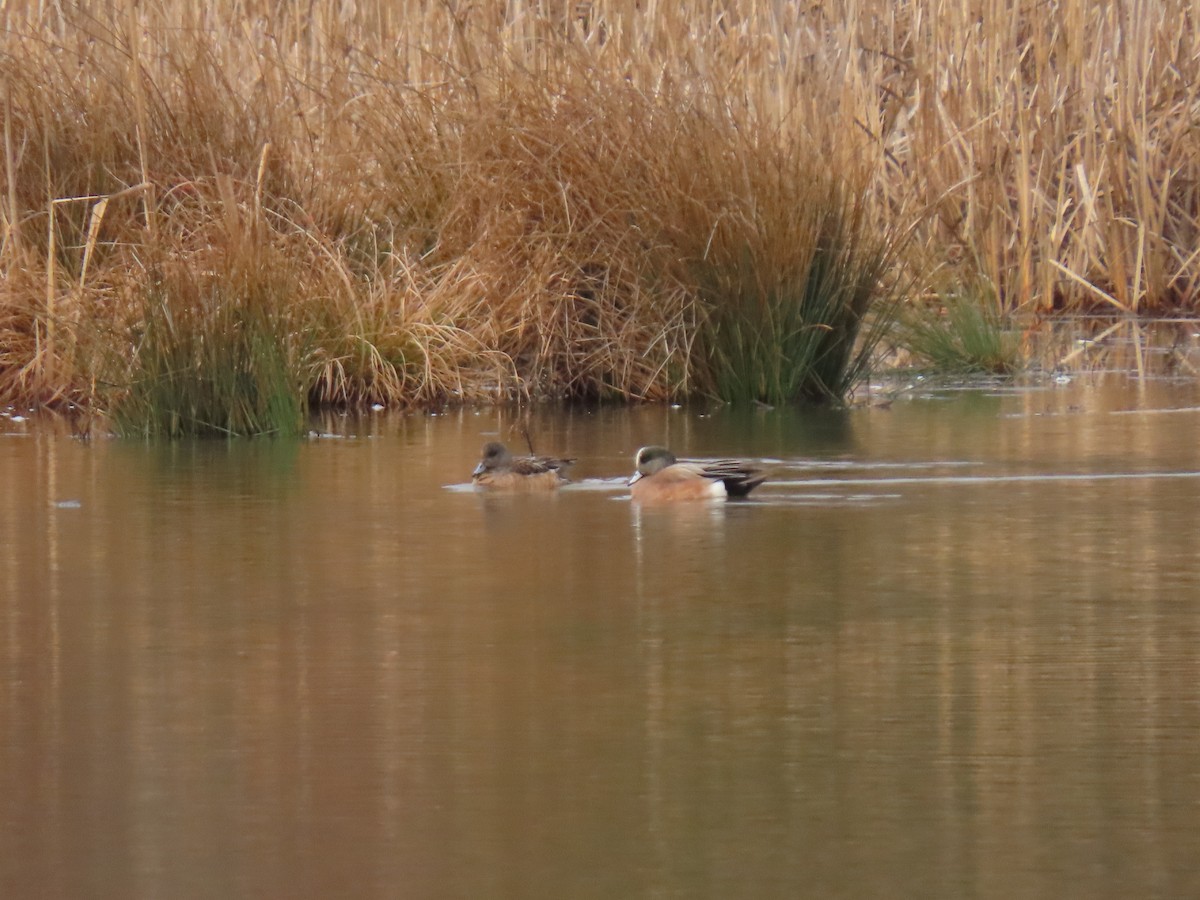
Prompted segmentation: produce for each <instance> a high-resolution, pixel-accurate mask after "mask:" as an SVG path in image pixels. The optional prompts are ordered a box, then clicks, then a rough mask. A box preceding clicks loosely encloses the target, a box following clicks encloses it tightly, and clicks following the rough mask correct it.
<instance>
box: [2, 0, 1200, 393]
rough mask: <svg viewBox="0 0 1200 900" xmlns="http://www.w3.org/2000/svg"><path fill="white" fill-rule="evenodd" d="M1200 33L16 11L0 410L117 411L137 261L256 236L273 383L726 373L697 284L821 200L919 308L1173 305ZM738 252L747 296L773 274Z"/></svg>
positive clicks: (674, 19) (981, 1) (421, 9)
mask: <svg viewBox="0 0 1200 900" xmlns="http://www.w3.org/2000/svg"><path fill="white" fill-rule="evenodd" d="M1197 15H1198V11H1197V9H1196V8H1195V5H1194V3H1192V2H1185V0H1163V2H1150V0H1125V2H1121V3H1114V4H1096V3H1092V2H1085V0H1059V2H1048V0H1037V2H1034V0H967V2H963V0H954V2H949V0H926V2H907V3H899V4H897V3H890V2H884V0H835V2H828V3H822V4H809V5H799V4H780V3H772V2H766V0H758V2H754V0H745V2H737V0H723V2H717V0H712V2H705V3H700V4H684V5H679V4H676V5H674V6H672V5H668V4H658V3H642V4H632V3H627V2H615V0H614V2H604V0H596V2H555V3H551V2H536V0H531V2H518V0H511V2H507V3H499V2H494V3H482V4H465V3H457V2H452V0H446V2H443V3H440V4H429V3H424V2H416V0H412V2H399V3H396V2H387V3H384V2H382V0H374V2H373V0H366V2H360V3H358V4H356V5H344V4H317V5H315V6H314V5H311V4H301V3H297V2H291V3H288V2H272V3H267V2H237V0H221V2H218V3H215V4H207V5H205V4H190V3H182V2H179V0H149V2H144V3H140V4H110V3H102V2H95V3H89V2H81V3H76V4H70V5H57V4H54V5H47V4H41V3H34V2H25V3H9V4H6V5H4V6H3V8H2V9H0V25H2V27H3V37H2V45H0V79H2V87H0V91H2V92H3V95H2V96H0V104H2V107H3V154H4V173H5V174H4V179H3V185H2V190H3V194H2V196H0V224H2V227H3V233H2V235H0V239H2V244H0V270H2V272H3V280H2V283H0V394H4V395H6V396H9V397H15V396H19V397H22V398H26V399H36V400H42V401H51V400H56V399H74V400H78V401H83V402H89V403H99V404H101V405H108V406H111V405H115V404H118V403H119V402H120V401H121V399H122V398H123V397H126V396H128V392H129V391H130V390H131V389H132V387H131V386H132V385H135V384H136V383H137V382H138V377H139V374H138V372H136V371H134V367H136V364H137V360H138V356H137V348H138V346H139V343H138V342H139V340H140V338H141V337H142V336H143V335H144V329H145V327H146V322H145V321H144V311H145V310H146V309H148V308H152V304H153V302H154V297H153V296H150V295H149V294H148V292H150V291H152V288H153V286H154V285H155V284H162V281H161V277H160V276H161V274H162V272H163V271H164V270H171V271H173V272H176V273H177V274H178V273H186V274H187V279H188V281H189V283H191V284H193V285H198V286H202V285H204V284H206V283H209V282H211V281H212V280H213V279H214V278H217V279H218V280H219V275H220V273H221V272H223V271H233V270H235V269H236V270H238V271H242V270H244V269H245V268H246V266H245V265H243V264H241V263H239V264H238V265H241V266H242V269H238V265H234V264H233V262H232V261H233V260H234V259H235V258H236V257H238V256H239V255H240V254H245V253H246V252H247V248H251V249H254V250H255V251H256V254H255V257H254V265H253V266H251V267H250V268H253V269H255V270H256V271H257V274H256V276H255V278H256V279H257V283H261V284H270V285H280V284H288V285H291V287H289V288H288V291H289V297H288V298H287V302H282V301H281V311H280V312H279V314H278V316H277V317H276V319H275V320H273V321H277V322H278V323H281V324H280V325H279V327H280V328H281V329H282V331H281V332H280V333H281V335H282V337H281V338H280V340H284V339H285V338H287V335H289V334H291V333H293V332H294V331H295V330H297V329H300V330H303V333H304V335H305V338H306V339H305V341H304V342H303V348H304V350H303V353H300V354H299V355H298V356H296V357H295V359H294V360H293V361H292V363H290V365H292V366H293V367H294V369H295V371H294V372H293V373H292V376H290V377H294V378H295V379H296V380H297V383H298V384H301V385H303V389H304V391H306V392H307V393H308V395H309V396H310V397H311V398H312V399H315V400H319V401H324V402H334V403H338V402H345V403H357V402H364V401H380V402H385V403H391V404H397V403H433V402H440V401H442V400H446V399H464V400H478V399H488V398H502V397H509V396H515V395H520V394H524V395H572V396H590V397H606V396H614V397H631V398H650V399H654V398H662V397H667V396H673V395H679V394H685V393H691V392H705V391H716V390H718V389H719V386H718V385H717V384H716V381H717V376H716V374H715V371H716V370H715V369H714V367H713V365H712V360H713V358H714V354H716V355H719V354H720V353H721V352H727V351H728V348H726V351H722V350H721V349H720V348H719V347H716V346H715V340H716V339H715V338H714V337H713V335H714V328H713V323H714V322H716V321H717V320H718V319H719V318H720V316H719V315H717V314H718V313H720V312H721V310H722V306H721V303H722V300H721V299H720V297H719V296H714V295H713V293H712V291H711V290H707V289H706V282H705V281H704V278H703V277H700V276H698V275H697V270H698V268H699V269H700V270H703V269H704V268H705V265H706V264H709V263H711V262H713V260H714V256H713V254H714V253H716V252H717V251H719V250H720V249H721V246H722V245H724V246H737V245H738V244H739V242H741V244H743V245H746V246H753V245H755V244H756V242H757V244H758V245H759V246H760V247H761V246H764V243H763V242H764V241H766V242H767V244H769V243H770V241H771V240H774V241H775V242H776V244H778V243H780V242H779V240H778V236H779V235H788V234H792V233H794V232H795V230H796V222H797V221H798V220H800V221H802V220H804V215H803V212H804V210H803V209H802V208H803V207H806V206H808V205H811V204H819V203H820V202H821V198H823V197H827V196H828V191H829V190H830V189H831V186H836V187H837V188H838V189H840V190H843V191H845V192H847V194H848V195H849V196H851V197H853V198H854V202H855V204H856V206H855V208H856V209H858V210H860V212H861V216H860V217H859V218H858V219H857V220H858V221H862V222H867V223H869V224H870V225H871V228H872V229H874V231H873V233H872V232H868V233H864V234H863V235H860V237H862V238H863V239H864V240H865V239H867V238H872V239H877V240H878V241H879V242H880V246H883V247H885V248H895V247H898V246H899V245H900V237H901V236H905V237H907V240H906V241H905V242H904V244H903V247H904V255H903V257H902V258H899V259H894V260H892V259H890V258H888V259H889V263H890V268H889V271H888V272H887V273H885V274H887V275H888V276H889V277H894V278H898V279H899V281H900V283H909V284H912V285H913V293H914V295H917V294H919V293H920V287H921V285H922V284H927V283H928V284H933V283H946V280H947V279H948V278H949V279H950V280H953V279H954V278H961V280H962V281H963V283H970V284H986V285H989V286H990V287H989V291H990V292H991V293H994V296H995V297H997V298H998V302H999V303H1000V305H1001V306H1002V307H1003V308H1004V309H1006V310H1009V311H1012V310H1016V311H1018V312H1030V313H1033V312H1040V311H1044V310H1049V309H1052V308H1067V309H1071V308H1083V307H1092V306H1096V305H1099V306H1102V307H1105V308H1108V309H1112V310H1114V311H1127V312H1138V311H1145V310H1150V309H1158V308H1162V307H1183V308H1186V309H1189V310H1192V309H1194V308H1195V306H1196V287H1197V277H1198V275H1200V259H1198V256H1197V244H1198V241H1197V202H1198V201H1197V194H1196V192H1197V185H1198V184H1200V172H1198V171H1197V166H1198V155H1200V140H1197V138H1198V137H1200V135H1198V133H1197V130H1198V125H1200V97H1197V90H1198V88H1197V85H1200V52H1198V46H1200V39H1198V23H1197V21H1196V17H1197ZM772 167H774V168H775V169H776V170H778V171H786V172H788V173H790V176H789V177H790V178H791V181H787V182H783V183H782V188H781V189H780V184H781V183H780V182H778V181H777V182H776V188H770V187H769V186H770V184H771V180H770V179H769V178H762V177H757V176H758V175H760V174H761V173H762V172H764V171H768V172H769V171H771V170H772ZM752 176H753V177H752ZM731 229H733V231H734V233H732V234H731V233H730V230H731ZM738 229H741V230H740V231H738ZM800 255H801V256H802V255H803V254H800ZM746 258H747V259H751V260H752V261H753V263H754V265H755V272H754V273H753V274H754V276H755V278H756V279H757V280H758V281H760V282H763V283H768V284H769V283H771V280H772V279H773V278H775V277H776V275H777V274H778V272H772V271H767V272H763V271H760V269H759V267H760V266H761V265H773V266H778V267H779V268H780V269H782V270H786V269H787V268H788V267H789V266H792V267H794V266H795V263H796V255H795V254H792V255H789V253H787V252H783V253H779V252H774V251H773V252H772V253H771V254H766V255H763V254H760V255H759V256H758V257H754V256H750V257H746ZM697 261H699V262H700V263H702V265H700V266H699V267H698V266H697V264H696V263H697ZM258 270H267V271H258ZM274 270H278V271H274ZM735 270H736V266H735ZM735 274H736V272H735ZM742 274H743V275H745V274H746V273H744V272H743V273H742ZM701 275H703V272H701ZM709 275H711V272H710V273H709ZM179 277H183V276H182V275H180V276H179ZM721 277H724V278H725V279H726V281H729V280H730V278H731V277H733V276H730V275H729V274H728V270H726V274H725V275H724V276H721ZM737 277H741V276H737ZM718 280H719V279H718ZM709 283H711V279H710V282H709ZM234 286H236V285H234ZM229 287H230V285H228V284H226V285H224V287H223V290H225V291H226V294H228V288H229ZM148 303H149V304H151V306H148ZM717 331H719V329H717ZM723 333H724V334H726V335H728V333H729V330H728V328H726V329H725V331H724V332H723ZM285 343H286V340H285ZM289 346H291V345H289ZM296 346H300V345H299V344H297V345H296ZM98 347H103V348H104V350H105V352H99V350H98V349H97V348H98ZM113 349H115V350H117V351H118V352H116V353H114V352H111V351H112V350H113ZM290 352H291V351H289V353H290ZM288 358H289V359H291V358H292V357H291V356H289V357H288Z"/></svg>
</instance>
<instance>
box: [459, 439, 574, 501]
mask: <svg viewBox="0 0 1200 900" xmlns="http://www.w3.org/2000/svg"><path fill="white" fill-rule="evenodd" d="M574 462H575V460H574V459H555V458H553V457H550V456H513V455H512V454H511V453H509V452H508V448H507V447H505V446H504V445H503V444H501V443H499V442H498V441H492V442H491V443H488V444H484V446H483V459H481V460H480V461H479V465H477V466H476V467H475V471H474V472H472V473H471V481H472V482H474V484H475V486H476V487H481V488H487V489H488V490H494V491H544V490H553V489H554V488H556V487H558V486H559V485H563V484H567V483H568V482H569V481H570V479H569V478H567V476H566V475H564V474H563V471H562V470H563V469H565V468H566V467H567V466H569V465H571V464H572V463H574Z"/></svg>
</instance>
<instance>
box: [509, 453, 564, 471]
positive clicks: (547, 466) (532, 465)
mask: <svg viewBox="0 0 1200 900" xmlns="http://www.w3.org/2000/svg"><path fill="white" fill-rule="evenodd" d="M574 462H575V460H574V459H555V458H554V457H552V456H518V457H516V458H514V459H513V461H512V466H511V468H512V471H514V472H516V473H517V474H518V475H544V474H546V473H547V472H558V473H559V474H560V475H561V474H562V470H563V469H565V468H566V467H567V466H569V465H571V464H572V463H574Z"/></svg>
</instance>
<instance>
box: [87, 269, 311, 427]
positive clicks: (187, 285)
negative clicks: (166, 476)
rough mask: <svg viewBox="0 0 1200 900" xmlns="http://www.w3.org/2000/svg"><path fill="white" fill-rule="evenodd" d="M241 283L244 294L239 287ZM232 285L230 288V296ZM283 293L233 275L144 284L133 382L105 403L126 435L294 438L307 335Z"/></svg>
mask: <svg viewBox="0 0 1200 900" xmlns="http://www.w3.org/2000/svg"><path fill="white" fill-rule="evenodd" d="M239 288H240V290H239ZM231 291H233V293H230V292H231ZM282 299H283V298H282V297H280V296H279V295H276V294H275V293H273V292H272V290H271V289H270V288H269V287H267V286H264V285H261V284H257V285H255V284H249V283H246V281H244V280H242V281H241V283H240V284H239V280H238V279H230V280H214V281H212V282H210V283H208V284H197V283H195V282H192V281H189V280H187V278H186V277H176V278H166V279H163V280H161V281H159V282H156V283H153V284H151V285H149V286H148V287H147V288H146V292H145V298H144V302H145V304H146V306H145V309H144V311H143V315H142V317H141V319H140V321H139V323H138V325H137V333H136V334H135V335H134V336H133V354H132V365H131V367H130V376H131V379H130V381H129V382H128V383H127V384H125V385H117V387H118V389H119V390H118V392H117V393H116V395H115V396H114V397H113V398H112V399H111V401H110V403H109V406H110V408H111V411H112V419H113V422H114V424H115V426H116V428H117V431H118V433H121V434H124V435H126V436H139V437H150V438H164V437H165V438H177V437H185V436H222V437H254V436H262V435H276V436H294V435H296V434H299V433H300V431H301V430H302V428H303V426H304V412H305V409H306V406H305V399H306V398H305V372H304V359H305V355H306V354H305V347H304V336H303V335H302V334H301V333H297V332H296V331H295V330H294V329H293V327H292V326H291V324H290V323H289V322H288V321H287V318H286V316H285V315H282V314H281V312H280V310H281V308H282V305H281V303H280V301H281V300H282Z"/></svg>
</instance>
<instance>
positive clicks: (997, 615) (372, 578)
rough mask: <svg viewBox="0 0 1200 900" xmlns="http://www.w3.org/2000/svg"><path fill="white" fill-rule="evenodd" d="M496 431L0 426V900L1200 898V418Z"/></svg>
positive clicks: (1142, 404)
mask: <svg viewBox="0 0 1200 900" xmlns="http://www.w3.org/2000/svg"><path fill="white" fill-rule="evenodd" d="M1061 380H1062V381H1063V382H1067V379H1066V378H1065V377H1064V378H1062V379H1061ZM514 424H516V418H515V415H514V414H513V413H512V412H503V411H496V410H487V411H481V412H474V411H465V412H454V413H449V414H446V415H441V416H427V415H409V416H402V415H386V414H383V413H380V414H378V415H375V416H369V417H364V418H361V419H338V418H336V417H331V418H330V419H329V420H327V421H325V422H322V423H320V424H319V425H317V426H316V427H317V429H318V431H319V432H320V433H322V435H323V436H320V437H314V438H311V439H309V440H306V441H300V442H292V443H287V442H270V441H262V442H242V443H233V444H225V443H218V442H214V443H201V444H195V443H185V444H174V445H168V446H148V445H144V444H140V443H132V442H120V441H112V440H93V441H92V442H90V443H83V442H80V441H77V440H74V439H72V438H71V437H70V436H69V435H66V434H63V433H61V431H60V430H59V429H56V428H54V427H50V426H46V425H37V426H35V425H34V424H33V423H30V422H28V421H25V422H21V421H13V419H12V416H11V411H10V414H9V415H8V416H7V417H6V418H4V419H3V420H0V483H2V484H3V489H2V493H0V796H3V798H4V801H3V803H2V804H0V896H4V897H39V898H87V897H100V896H106V897H123V898H165V897H170V898H191V897H289V898H302V897H314V898H315V897H335V896H353V897H364V898H367V897H380V898H383V897H400V896H403V897H422V898H424V897H431V898H434V897H472V898H473V897H564V898H565V897H571V898H578V897H606V898H607V897H647V896H654V897H668V896H671V897H673V896H679V897H720V898H727V897H795V896H822V897H867V896H875V897H878V896H911V897H918V896H919V897H971V896H981V897H1012V896H1047V897H1051V896H1076V897H1092V898H1096V897H1113V898H1117V897H1120V898H1127V897H1131V896H1200V867H1198V866H1197V864H1196V860H1197V859H1198V858H1200V827H1198V823H1200V662H1198V659H1197V653H1198V651H1200V554H1198V553H1197V536H1198V535H1200V391H1198V390H1197V387H1196V384H1195V382H1194V381H1193V380H1183V381H1170V380H1163V379H1156V380H1149V379H1147V380H1138V379H1136V378H1127V377H1125V376H1115V375H1103V374H1100V375H1091V376H1089V375H1077V376H1076V377H1074V378H1073V379H1071V380H1070V381H1069V382H1068V383H1055V382H1053V381H1047V382H1046V383H1043V384H1037V385H1034V386H1032V387H1028V388H1015V387H1007V388H1006V387H993V388H981V389H974V390H941V391H939V390H933V389H930V390H927V391H923V390H913V391H910V392H907V393H906V394H905V395H904V396H903V397H901V399H899V400H897V401H896V402H895V403H894V404H892V405H891V406H890V407H889V408H861V409H855V410H850V411H845V412H796V411H790V410H748V411H737V410H729V409H714V410H704V409H697V408H689V409H669V408H664V407H653V408H638V409H625V408H604V409H592V410H551V409H542V410H538V411H536V412H535V413H534V414H533V416H532V418H531V419H530V421H529V430H530V433H531V434H532V435H533V436H534V439H535V443H536V445H537V450H538V451H539V452H543V453H561V454H572V455H578V456H579V457H580V458H581V459H580V463H579V465H578V466H577V467H576V470H575V472H574V475H575V477H576V479H577V482H578V483H577V484H576V485H574V486H572V487H569V488H567V489H564V490H562V491H561V492H559V493H558V494H556V495H552V496H540V495H534V496H520V497H483V496H479V495H477V494H475V493H473V492H472V491H471V490H469V489H466V488H465V484H464V483H465V482H467V481H468V476H469V473H470V471H471V469H472V467H473V466H474V464H475V462H476V461H477V459H478V455H479V451H480V447H481V445H482V444H483V443H484V442H485V441H487V440H493V439H497V437H499V438H500V439H504V440H507V441H508V442H509V443H510V445H512V446H513V447H514V448H518V447H521V445H522V444H523V439H522V438H521V437H520V433H519V431H513V430H512V426H513V425H514ZM647 443H662V444H667V445H669V446H671V447H672V448H673V449H675V450H676V451H677V452H678V453H679V455H681V456H689V457H720V456H740V457H746V458H753V459H759V460H763V461H765V462H766V464H767V465H769V466H770V468H771V470H772V480H771V481H769V482H768V483H767V484H766V485H765V486H764V487H762V488H761V489H760V490H759V491H757V492H756V493H755V495H754V497H753V498H752V499H751V501H749V502H743V503H729V504H695V505H692V506H688V507H686V508H671V509H647V510H639V509H638V508H637V507H635V506H634V505H633V504H631V503H629V502H628V501H627V499H625V498H626V496H627V491H626V490H625V489H624V486H623V482H624V479H625V478H627V477H628V475H629V473H630V470H631V468H632V463H631V460H632V456H633V453H634V451H635V450H636V449H637V447H639V446H640V445H642V444H647Z"/></svg>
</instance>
